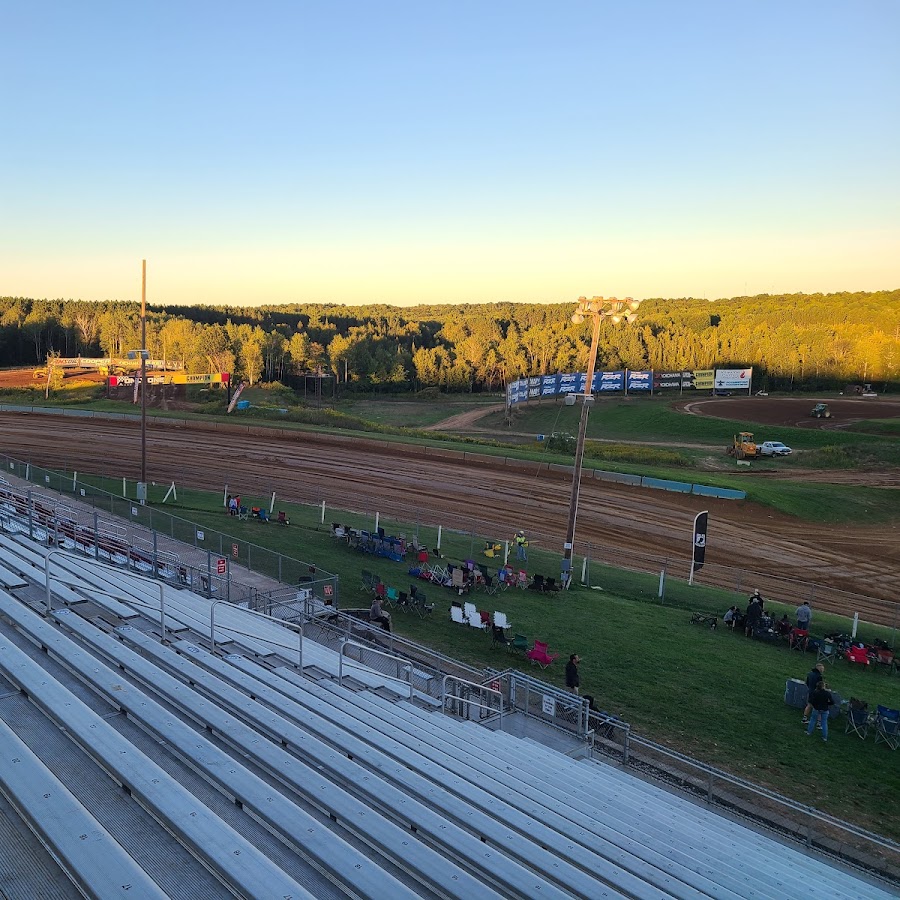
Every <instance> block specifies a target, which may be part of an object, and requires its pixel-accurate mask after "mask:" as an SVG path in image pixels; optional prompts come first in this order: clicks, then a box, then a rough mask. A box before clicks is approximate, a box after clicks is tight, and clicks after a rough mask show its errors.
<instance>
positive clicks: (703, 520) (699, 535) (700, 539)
mask: <svg viewBox="0 0 900 900" xmlns="http://www.w3.org/2000/svg"><path fill="white" fill-rule="evenodd" d="M708 525H709V510H704V511H703V512H701V513H697V515H696V516H694V550H693V556H692V561H691V579H690V580H691V582H693V579H694V572H699V571H700V570H701V569H702V568H703V562H704V560H705V559H706V529H707V526H708Z"/></svg>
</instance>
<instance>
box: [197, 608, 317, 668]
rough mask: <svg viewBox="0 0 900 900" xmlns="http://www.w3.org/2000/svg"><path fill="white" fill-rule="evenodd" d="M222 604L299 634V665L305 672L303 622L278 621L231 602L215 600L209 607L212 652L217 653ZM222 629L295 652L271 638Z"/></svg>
mask: <svg viewBox="0 0 900 900" xmlns="http://www.w3.org/2000/svg"><path fill="white" fill-rule="evenodd" d="M222 603H227V604H228V605H229V606H230V607H232V608H233V609H236V610H240V611H241V612H242V613H246V614H247V615H250V616H258V617H259V618H260V619H266V620H267V621H269V622H274V623H275V624H276V625H280V626H281V627H282V628H287V629H288V630H289V631H296V632H297V638H298V640H297V665H298V666H299V667H300V671H301V672H302V671H303V622H302V621H301V622H300V624H299V625H297V624H296V623H294V622H286V621H284V620H283V619H276V618H275V617H274V616H270V615H267V614H266V613H261V612H257V611H256V610H255V609H244V607H242V606H235V605H234V604H233V603H232V602H231V601H230V600H213V602H212V603H211V604H210V607H209V640H210V643H211V645H212V648H211V649H212V652H213V653H215V652H216V607H217V606H219V605H221V604H222ZM219 628H220V629H222V630H224V631H227V632H229V633H230V634H237V635H240V636H241V637H252V638H255V639H256V640H258V641H262V642H263V643H265V644H269V645H271V646H272V647H281V648H282V649H284V650H293V649H294V648H293V647H291V646H290V645H289V644H282V643H279V642H278V641H274V640H272V639H271V638H266V637H260V636H259V635H258V634H253V633H252V632H250V631H242V630H241V629H240V628H236V627H234V626H233V625H220V626H219Z"/></svg>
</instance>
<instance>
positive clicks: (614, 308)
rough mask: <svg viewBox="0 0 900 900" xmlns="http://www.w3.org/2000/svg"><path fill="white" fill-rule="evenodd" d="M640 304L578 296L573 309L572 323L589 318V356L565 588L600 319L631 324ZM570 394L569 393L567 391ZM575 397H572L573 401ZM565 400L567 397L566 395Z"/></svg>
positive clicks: (565, 551)
mask: <svg viewBox="0 0 900 900" xmlns="http://www.w3.org/2000/svg"><path fill="white" fill-rule="evenodd" d="M640 305H641V301H640V300H634V299H633V298H631V297H626V298H625V299H624V300H619V299H617V298H616V297H606V298H604V297H592V298H591V299H590V300H588V299H587V298H586V297H579V298H578V306H577V307H576V309H575V312H574V313H572V324H573V325H581V324H582V322H584V320H585V319H587V318H590V319H591V324H592V326H593V327H592V331H591V352H590V355H589V356H588V370H587V378H586V380H585V384H584V394H578V395H577V396H578V397H581V398H582V405H581V419H580V421H579V423H578V439H577V441H576V442H575V467H574V468H575V471H574V472H573V474H572V495H571V498H570V500H569V524H568V527H567V528H566V540H565V543H564V544H563V560H562V566H561V568H560V582H561V583H562V585H563V587H565V588H568V587H569V586H570V584H571V582H572V555H573V553H574V549H575V522H576V520H577V518H578V498H579V495H580V493H581V465H582V462H583V460H584V440H585V435H586V433H587V424H588V413H589V412H590V409H591V406H592V405H593V402H594V396H593V389H594V368H595V366H596V365H597V348H598V347H599V344H600V323H601V322H602V321H603V320H604V319H609V320H610V321H612V323H613V324H614V325H618V324H620V323H621V322H626V323H628V324H630V323H631V322H633V321H634V320H635V318H636V315H635V313H636V312H637V308H638V307H639V306H640ZM570 396H571V395H570ZM574 403H575V397H574V396H573V397H572V405H574ZM566 404H567V405H568V404H569V398H568V397H566Z"/></svg>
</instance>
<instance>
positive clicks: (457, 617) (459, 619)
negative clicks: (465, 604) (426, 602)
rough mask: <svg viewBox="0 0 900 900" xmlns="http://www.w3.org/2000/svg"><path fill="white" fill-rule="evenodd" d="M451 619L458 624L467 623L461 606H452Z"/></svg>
mask: <svg viewBox="0 0 900 900" xmlns="http://www.w3.org/2000/svg"><path fill="white" fill-rule="evenodd" d="M450 621H451V622H453V623H454V624H456V625H465V624H466V617H465V616H464V615H463V611H462V607H461V606H456V605H454V606H451V607H450Z"/></svg>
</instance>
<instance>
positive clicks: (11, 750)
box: [0, 720, 168, 900]
mask: <svg viewBox="0 0 900 900" xmlns="http://www.w3.org/2000/svg"><path fill="white" fill-rule="evenodd" d="M0 790H2V791H3V793H4V794H5V795H6V796H7V797H10V798H12V800H13V802H14V804H15V807H16V808H17V809H19V810H22V811H23V812H24V813H25V816H26V819H27V824H28V827H29V828H30V829H31V830H32V831H33V832H34V834H35V835H36V836H37V837H38V839H39V840H40V841H41V843H43V844H44V846H45V847H47V848H49V850H50V851H51V852H52V853H53V855H54V856H55V857H56V859H57V860H59V861H60V864H61V865H62V867H63V869H64V870H65V871H66V873H67V874H68V876H69V878H70V879H71V881H72V882H73V883H74V884H77V885H81V886H82V889H84V890H86V891H87V892H88V893H89V894H90V895H91V896H96V897H109V898H115V897H122V898H124V897H126V896H130V897H134V896H139V897H146V898H148V900H154V898H156V900H165V898H166V897H167V896H168V895H167V894H166V893H165V892H164V891H163V890H162V889H161V888H160V887H159V885H158V884H157V883H156V882H155V881H154V880H153V879H152V878H151V877H150V876H149V875H148V874H147V873H146V872H145V871H144V870H143V869H142V868H141V867H140V866H139V865H138V864H137V863H136V862H135V861H134V860H133V859H132V858H131V857H130V856H129V855H128V854H127V853H126V852H125V851H124V850H123V849H122V845H121V844H119V843H118V841H116V839H115V838H114V837H113V836H112V835H111V834H110V833H109V832H108V831H107V830H106V829H105V828H104V827H103V826H102V825H101V824H100V823H99V822H98V821H97V820H96V819H95V818H94V817H93V816H92V815H91V814H90V812H88V810H86V809H85V808H84V806H82V805H81V804H80V803H79V802H78V800H76V799H75V797H74V796H73V795H72V794H71V792H70V791H69V790H68V789H67V788H66V786H65V785H64V784H63V783H62V782H61V781H60V780H59V779H58V778H57V777H56V776H55V775H54V774H53V773H52V772H51V771H50V770H49V769H48V768H47V767H46V766H45V765H44V764H43V763H42V762H41V761H40V760H39V759H38V758H37V756H35V754H34V753H33V752H32V751H31V749H30V748H29V747H28V745H27V744H25V742H24V741H22V740H21V739H20V738H19V737H18V736H17V735H16V734H15V732H13V731H12V729H11V728H9V726H8V725H7V724H6V723H5V722H3V721H2V720H0Z"/></svg>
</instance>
